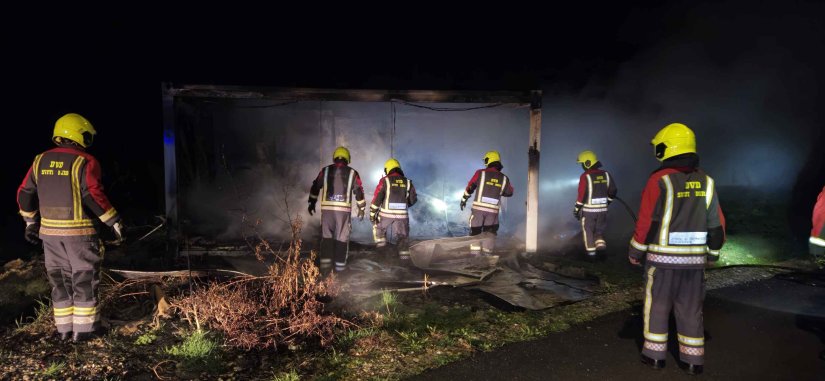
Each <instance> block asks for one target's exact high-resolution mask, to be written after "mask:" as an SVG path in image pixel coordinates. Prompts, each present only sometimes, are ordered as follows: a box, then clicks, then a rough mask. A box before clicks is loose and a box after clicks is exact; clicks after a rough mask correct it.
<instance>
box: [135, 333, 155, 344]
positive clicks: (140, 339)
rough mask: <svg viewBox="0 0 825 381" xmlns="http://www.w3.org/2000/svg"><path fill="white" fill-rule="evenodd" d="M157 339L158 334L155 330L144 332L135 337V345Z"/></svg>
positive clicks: (149, 342) (150, 342)
mask: <svg viewBox="0 0 825 381" xmlns="http://www.w3.org/2000/svg"><path fill="white" fill-rule="evenodd" d="M157 339H158V335H157V334H156V333H155V331H149V332H146V333H144V334H142V335H140V336H138V337H137V339H135V345H149V344H152V343H154V342H155V340H157Z"/></svg>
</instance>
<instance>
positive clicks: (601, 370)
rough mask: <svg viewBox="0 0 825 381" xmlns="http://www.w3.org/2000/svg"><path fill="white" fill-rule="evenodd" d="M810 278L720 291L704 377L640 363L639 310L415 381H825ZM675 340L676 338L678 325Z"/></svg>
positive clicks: (821, 331) (819, 297)
mask: <svg viewBox="0 0 825 381" xmlns="http://www.w3.org/2000/svg"><path fill="white" fill-rule="evenodd" d="M818 283H819V282H818V281H810V280H809V279H806V278H805V277H801V278H800V277H795V278H793V279H787V278H785V279H783V278H773V279H769V280H766V281H760V282H754V283H749V284H744V285H740V286H736V287H731V288H726V289H720V290H715V291H712V292H709V293H708V296H707V299H706V301H705V330H706V333H705V338H706V353H707V354H706V359H705V361H706V362H705V373H704V374H702V375H701V376H699V377H691V376H688V375H686V374H685V373H684V372H683V371H682V370H681V369H679V367H678V366H677V364H676V361H674V357H673V356H674V355H675V354H676V351H678V345H677V344H676V343H675V340H672V342H671V343H670V344H669V351H670V354H669V355H668V359H667V366H666V368H665V369H662V370H653V369H650V368H648V367H646V366H644V365H643V364H641V363H640V362H639V354H638V353H639V348H640V347H641V344H642V338H641V332H642V316H641V313H640V312H641V311H640V308H635V309H630V310H626V311H622V312H618V313H614V314H611V315H607V316H604V317H602V318H600V319H597V320H594V321H592V322H590V323H588V324H586V325H583V326H578V327H574V328H573V329H571V330H569V331H567V332H563V333H559V334H554V335H551V336H548V337H546V338H543V339H539V340H535V341H530V342H524V343H516V344H512V345H508V346H505V347H502V348H500V349H498V350H495V351H492V352H486V353H479V354H476V355H475V356H473V357H471V358H468V359H465V360H462V361H458V362H455V363H452V364H449V365H447V366H444V367H441V368H438V369H434V370H430V371H428V372H425V373H423V374H421V375H418V376H416V377H413V378H411V379H410V380H426V381H439V380H449V381H455V380H671V379H673V380H679V379H697V378H698V379H706V380H800V381H802V380H825V361H823V360H820V359H819V358H818V356H819V354H820V352H822V351H823V350H825V287H822V285H820V286H818V287H817V286H813V285H812V284H818ZM671 337H675V331H674V329H673V323H672V322H671Z"/></svg>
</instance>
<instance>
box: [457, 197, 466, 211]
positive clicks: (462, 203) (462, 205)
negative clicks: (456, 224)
mask: <svg viewBox="0 0 825 381" xmlns="http://www.w3.org/2000/svg"><path fill="white" fill-rule="evenodd" d="M458 206H459V207H460V208H461V210H462V211H463V210H464V207H465V206H467V199H466V198H462V199H461V204H459V205H458Z"/></svg>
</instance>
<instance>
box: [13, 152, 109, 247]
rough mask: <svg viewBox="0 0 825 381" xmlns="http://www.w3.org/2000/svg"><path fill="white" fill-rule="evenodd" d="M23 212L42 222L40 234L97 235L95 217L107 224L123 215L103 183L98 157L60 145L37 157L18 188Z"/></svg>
mask: <svg viewBox="0 0 825 381" xmlns="http://www.w3.org/2000/svg"><path fill="white" fill-rule="evenodd" d="M17 204H18V206H19V207H20V215H21V216H23V219H25V220H26V221H27V222H36V221H39V222H40V234H42V235H48V236H61V237H72V236H75V237H83V236H91V235H95V234H97V232H96V231H95V228H94V225H93V222H92V217H96V218H98V219H99V220H100V221H101V222H103V223H104V224H106V225H108V226H112V225H114V224H115V223H116V222H117V221H119V220H120V216H119V215H118V214H117V211H116V210H115V208H114V207H112V204H111V203H110V202H109V199H108V198H107V197H106V194H105V193H104V191H103V184H102V182H101V169H100V164H99V163H98V161H97V159H95V158H94V157H93V156H92V155H90V154H88V153H87V152H85V151H83V150H81V149H79V148H73V147H58V148H54V149H51V150H49V151H46V152H44V153H42V154H40V155H37V157H35V159H34V162H33V163H32V166H31V168H30V169H29V172H28V173H27V174H26V177H25V178H24V179H23V182H22V183H21V184H20V187H19V188H18V189H17Z"/></svg>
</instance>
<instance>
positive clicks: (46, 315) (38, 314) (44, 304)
mask: <svg viewBox="0 0 825 381" xmlns="http://www.w3.org/2000/svg"><path fill="white" fill-rule="evenodd" d="M36 302H37V306H35V308H34V316H30V317H28V318H24V317H22V316H21V317H20V319H15V321H14V324H15V327H16V329H15V330H14V332H15V333H21V332H28V333H33V332H36V331H38V330H39V329H40V328H43V327H44V325H51V324H52V320H51V319H52V307H51V303H50V302H48V301H43V300H41V299H37V300H36Z"/></svg>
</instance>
